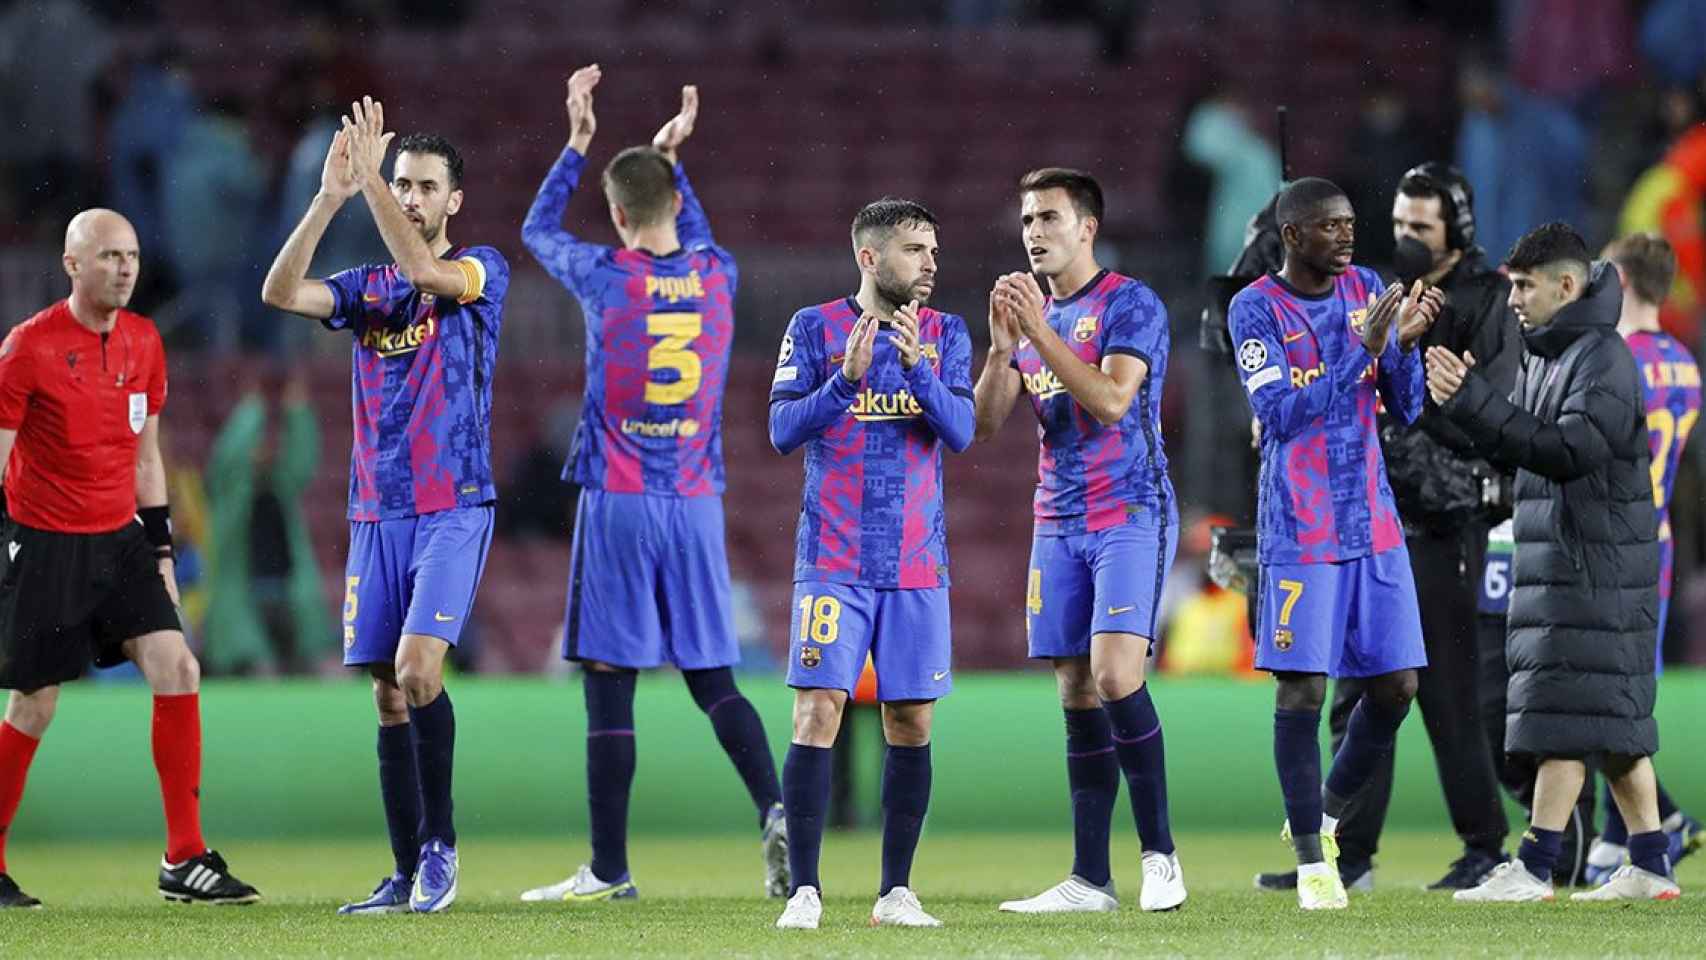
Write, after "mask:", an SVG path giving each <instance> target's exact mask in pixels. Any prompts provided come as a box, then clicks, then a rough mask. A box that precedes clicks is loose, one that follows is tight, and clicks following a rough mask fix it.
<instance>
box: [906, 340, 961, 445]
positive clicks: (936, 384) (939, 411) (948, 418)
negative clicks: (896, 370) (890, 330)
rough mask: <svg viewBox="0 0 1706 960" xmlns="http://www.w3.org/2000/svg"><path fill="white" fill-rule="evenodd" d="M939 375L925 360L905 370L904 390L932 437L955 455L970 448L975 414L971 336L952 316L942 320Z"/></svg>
mask: <svg viewBox="0 0 1706 960" xmlns="http://www.w3.org/2000/svg"><path fill="white" fill-rule="evenodd" d="M938 349H939V350H940V352H941V355H942V374H941V376H937V375H936V371H935V370H933V369H932V368H931V366H930V364H929V362H928V361H926V360H922V359H921V360H919V362H918V363H915V364H913V366H912V369H911V370H907V371H906V373H905V376H906V387H907V389H908V390H910V391H911V392H912V395H913V397H915V398H916V399H917V400H918V406H919V407H920V408H921V409H922V410H923V411H924V422H926V423H928V424H930V429H932V430H934V431H936V436H938V437H940V438H941V439H942V442H943V443H945V444H947V445H948V449H950V450H952V451H954V452H955V453H959V452H960V451H962V450H964V449H965V448H966V447H968V446H970V445H971V438H972V431H973V430H974V429H975V428H976V426H977V414H976V410H975V409H974V406H973V403H972V391H971V337H970V336H969V335H968V334H967V333H966V323H965V321H964V320H962V319H960V318H959V317H957V316H954V315H953V314H944V315H943V317H942V342H941V343H940V344H939V345H938Z"/></svg>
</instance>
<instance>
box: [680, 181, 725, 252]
mask: <svg viewBox="0 0 1706 960" xmlns="http://www.w3.org/2000/svg"><path fill="white" fill-rule="evenodd" d="M675 189H677V190H679V191H681V212H680V213H678V214H676V217H675V237H676V239H677V240H679V241H681V245H682V246H684V247H698V246H711V245H713V244H715V243H716V241H715V240H713V239H711V218H710V217H707V216H705V207H704V206H703V205H701V204H700V203H699V195H698V194H696V193H694V192H693V184H692V183H689V182H688V180H687V171H686V170H683V169H682V168H681V164H679V163H678V164H676V165H675Z"/></svg>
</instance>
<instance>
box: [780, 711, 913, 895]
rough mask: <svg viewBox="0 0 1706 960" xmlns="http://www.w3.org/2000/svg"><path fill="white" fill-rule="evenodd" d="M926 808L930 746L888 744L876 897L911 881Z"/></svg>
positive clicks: (884, 767) (884, 773)
mask: <svg viewBox="0 0 1706 960" xmlns="http://www.w3.org/2000/svg"><path fill="white" fill-rule="evenodd" d="M929 806H930V745H929V744H928V743H927V744H925V745H924V746H922V747H897V746H894V745H893V744H890V745H889V748H888V752H887V754H885V755H884V757H883V882H882V886H881V887H880V888H879V889H878V890H877V896H879V897H880V896H883V895H884V894H886V893H888V892H889V891H890V890H893V889H894V888H895V887H904V886H907V885H908V882H909V881H910V880H911V878H912V855H913V853H914V852H916V851H917V850H918V835H919V834H920V833H922V832H923V830H924V811H925V810H926V809H927V808H928V807H929ZM789 839H790V840H791V839H792V835H791V834H790V836H789Z"/></svg>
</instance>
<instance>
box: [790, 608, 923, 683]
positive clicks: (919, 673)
mask: <svg viewBox="0 0 1706 960" xmlns="http://www.w3.org/2000/svg"><path fill="white" fill-rule="evenodd" d="M788 636H789V643H788V686H790V687H795V688H797V689H826V690H845V691H847V692H848V693H849V694H851V693H852V692H853V687H854V686H855V685H856V684H857V683H858V682H859V673H860V672H861V671H862V670H864V668H865V655H866V654H867V653H869V654H870V655H871V659H872V660H873V661H874V663H875V664H876V671H877V699H878V700H885V701H887V700H935V699H938V698H940V697H942V696H945V695H946V694H947V693H948V692H949V691H950V690H952V689H953V686H954V680H953V675H952V667H951V664H950V660H951V645H950V643H949V626H948V590H947V588H946V587H932V588H927V589H912V590H879V589H877V588H875V587H862V586H857V585H855V584H846V583H821V582H811V581H802V582H800V583H796V584H794V612H793V617H792V623H791V624H790V629H789V631H788Z"/></svg>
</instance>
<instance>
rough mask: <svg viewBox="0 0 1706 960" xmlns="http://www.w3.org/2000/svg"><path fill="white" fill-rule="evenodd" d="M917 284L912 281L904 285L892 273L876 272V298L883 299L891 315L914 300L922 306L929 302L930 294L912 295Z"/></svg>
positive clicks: (903, 282)
mask: <svg viewBox="0 0 1706 960" xmlns="http://www.w3.org/2000/svg"><path fill="white" fill-rule="evenodd" d="M917 282H918V281H917V280H914V281H913V282H912V283H906V282H905V281H903V280H901V279H900V277H898V276H896V275H895V274H894V273H893V272H891V271H888V270H882V269H879V270H878V271H877V296H879V297H881V298H882V299H883V303H884V304H885V305H887V306H888V308H889V312H891V313H892V312H894V310H895V309H896V308H898V307H900V306H901V305H902V304H907V303H911V302H912V301H914V300H917V301H918V305H919V306H923V305H924V304H925V303H927V302H929V300H930V294H929V293H916V294H915V293H913V292H912V291H913V287H914V286H916V285H917Z"/></svg>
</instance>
